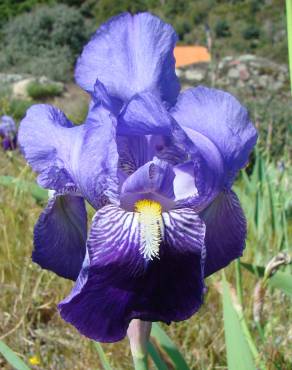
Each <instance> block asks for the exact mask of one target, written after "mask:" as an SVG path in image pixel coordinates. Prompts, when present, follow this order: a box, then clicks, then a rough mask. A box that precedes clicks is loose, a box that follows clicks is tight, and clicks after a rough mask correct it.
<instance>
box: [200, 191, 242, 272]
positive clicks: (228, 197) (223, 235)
mask: <svg viewBox="0 0 292 370" xmlns="http://www.w3.org/2000/svg"><path fill="white" fill-rule="evenodd" d="M201 217H202V219H203V220H204V222H205V224H206V237H205V244H206V251H207V258H206V265H205V276H208V275H211V274H213V273H214V272H216V271H217V270H220V269H222V268H223V267H225V266H227V265H228V264H229V263H230V262H231V261H233V260H234V259H236V258H238V257H240V256H241V255H242V252H243V249H244V246H245V239H246V219H245V216H244V213H243V210H242V208H241V206H240V202H239V200H238V198H237V196H236V194H235V193H234V192H233V191H232V190H228V191H224V192H222V193H221V194H220V195H218V197H217V198H216V199H215V200H214V201H213V202H212V203H211V204H210V206H209V207H208V208H207V209H205V210H204V211H203V212H202V213H201Z"/></svg>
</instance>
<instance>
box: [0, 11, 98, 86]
mask: <svg viewBox="0 0 292 370" xmlns="http://www.w3.org/2000/svg"><path fill="white" fill-rule="evenodd" d="M90 30H91V27H90V25H89V24H88V23H87V21H85V18H84V17H83V16H82V15H81V14H80V12H79V11H78V9H75V8H71V7H69V6H67V5H64V4H59V5H55V6H53V7H49V6H41V7H39V8H37V9H36V10H34V11H33V12H31V13H24V14H22V15H19V16H17V17H15V18H14V19H12V20H11V21H9V22H8V23H7V24H6V25H5V27H4V28H3V31H2V33H3V42H2V44H3V47H2V49H3V50H0V54H2V56H1V58H0V69H1V70H6V71H7V70H9V71H17V72H18V73H31V74H33V75H35V76H41V75H43V74H45V75H46V76H48V77H50V78H51V79H59V80H68V79H69V78H70V77H71V75H72V67H73V64H74V62H75V59H76V57H77V55H78V54H79V53H80V51H81V49H82V46H83V45H84V43H85V42H86V41H87V40H88V37H89V34H90ZM4 51H5V52H4Z"/></svg>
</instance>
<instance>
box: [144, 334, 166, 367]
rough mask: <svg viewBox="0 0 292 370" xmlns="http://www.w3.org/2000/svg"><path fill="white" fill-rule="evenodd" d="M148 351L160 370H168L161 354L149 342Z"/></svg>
mask: <svg viewBox="0 0 292 370" xmlns="http://www.w3.org/2000/svg"><path fill="white" fill-rule="evenodd" d="M147 350H148V352H149V354H150V356H151V358H152V360H153V362H154V364H155V366H156V368H157V369H158V370H168V367H167V365H166V364H165V362H164V361H163V360H162V358H161V357H160V354H159V353H158V351H157V350H156V348H155V346H154V345H153V344H152V343H151V342H150V341H149V342H148V345H147Z"/></svg>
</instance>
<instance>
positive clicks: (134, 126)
mask: <svg viewBox="0 0 292 370" xmlns="http://www.w3.org/2000/svg"><path fill="white" fill-rule="evenodd" d="M172 120H173V119H172V118H171V116H170V115H169V114H168V113H167V110H166V109H165V107H164V106H163V103H162V101H161V100H160V99H159V97H156V96H155V95H154V94H153V93H151V92H149V91H147V92H143V93H141V94H137V95H135V96H134V97H133V98H132V99H131V100H130V101H129V103H128V104H127V105H126V106H125V108H124V109H123V111H122V112H121V114H120V117H119V124H118V133H120V134H124V135H149V134H151V135H170V134H171V125H172Z"/></svg>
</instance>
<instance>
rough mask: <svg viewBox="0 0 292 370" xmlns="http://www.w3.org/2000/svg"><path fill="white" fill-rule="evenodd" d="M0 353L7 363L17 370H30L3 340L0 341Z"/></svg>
mask: <svg viewBox="0 0 292 370" xmlns="http://www.w3.org/2000/svg"><path fill="white" fill-rule="evenodd" d="M0 353H1V354H2V355H3V357H4V358H5V359H6V361H7V362H8V363H9V364H10V365H11V366H12V367H13V369H16V370H30V368H29V367H28V366H27V365H26V364H25V363H24V362H23V361H22V360H21V359H20V358H19V357H18V356H17V355H16V353H15V352H14V351H12V349H11V348H9V347H8V346H7V345H6V344H5V343H4V342H2V340H0Z"/></svg>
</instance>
